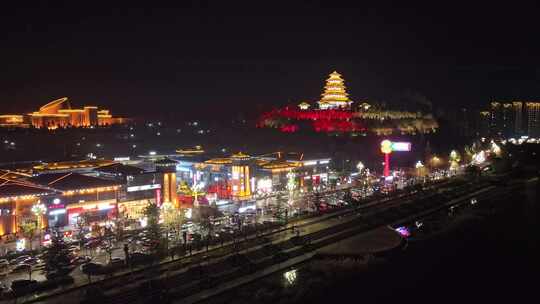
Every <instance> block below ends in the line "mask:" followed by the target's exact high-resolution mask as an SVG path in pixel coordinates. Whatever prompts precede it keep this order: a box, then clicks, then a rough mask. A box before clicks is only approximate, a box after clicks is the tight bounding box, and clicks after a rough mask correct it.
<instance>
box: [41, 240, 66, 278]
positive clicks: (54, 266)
mask: <svg viewBox="0 0 540 304" xmlns="http://www.w3.org/2000/svg"><path fill="white" fill-rule="evenodd" d="M69 254H70V253H69V247H68V245H67V244H66V243H65V242H64V237H63V235H62V234H61V233H60V232H58V230H54V231H53V232H52V233H51V245H50V247H49V248H47V250H46V251H45V254H44V256H43V260H44V261H45V269H44V270H45V272H46V273H47V274H52V273H59V272H62V271H65V270H66V268H67V267H68V266H69V264H70V257H69Z"/></svg>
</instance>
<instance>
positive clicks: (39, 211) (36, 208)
mask: <svg viewBox="0 0 540 304" xmlns="http://www.w3.org/2000/svg"><path fill="white" fill-rule="evenodd" d="M31 210H32V213H34V215H35V216H36V219H37V228H38V229H39V246H40V247H41V225H42V218H43V215H44V214H45V213H46V212H47V207H46V206H45V205H44V204H42V203H41V201H39V200H38V201H37V203H36V204H34V205H33V206H32V209H31ZM30 241H32V240H30Z"/></svg>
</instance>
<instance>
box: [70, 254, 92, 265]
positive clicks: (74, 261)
mask: <svg viewBox="0 0 540 304" xmlns="http://www.w3.org/2000/svg"><path fill="white" fill-rule="evenodd" d="M91 261H92V257H90V256H87V255H83V256H77V257H74V258H72V259H71V261H70V264H84V263H89V262H91Z"/></svg>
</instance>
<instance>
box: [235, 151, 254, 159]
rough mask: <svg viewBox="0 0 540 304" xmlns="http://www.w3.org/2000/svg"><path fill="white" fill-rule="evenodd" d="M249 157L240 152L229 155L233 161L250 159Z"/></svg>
mask: <svg viewBox="0 0 540 304" xmlns="http://www.w3.org/2000/svg"><path fill="white" fill-rule="evenodd" d="M250 157H251V156H249V155H247V154H244V153H242V152H238V153H236V154H233V155H231V158H233V159H246V158H250Z"/></svg>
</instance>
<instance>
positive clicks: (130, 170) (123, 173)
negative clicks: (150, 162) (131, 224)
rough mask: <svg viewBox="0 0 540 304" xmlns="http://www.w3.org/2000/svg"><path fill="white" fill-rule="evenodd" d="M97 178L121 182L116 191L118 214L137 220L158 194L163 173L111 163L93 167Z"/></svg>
mask: <svg viewBox="0 0 540 304" xmlns="http://www.w3.org/2000/svg"><path fill="white" fill-rule="evenodd" d="M94 171H95V172H96V173H97V176H98V177H99V178H104V179H110V180H114V181H117V182H119V183H121V185H122V186H121V187H120V189H119V191H118V214H119V215H121V216H122V217H123V218H126V219H131V220H138V219H140V218H142V217H143V216H144V210H145V208H146V207H147V206H148V205H149V204H150V203H155V202H156V200H157V199H158V197H159V196H160V194H159V193H160V191H161V188H162V184H161V183H162V181H163V174H162V173H159V172H148V171H145V170H143V169H141V168H138V167H135V166H129V165H123V164H118V163H116V164H111V165H107V166H102V167H99V168H96V169H94Z"/></svg>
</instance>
